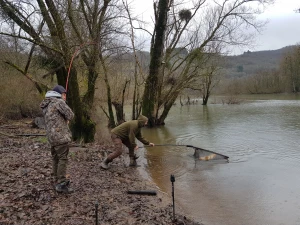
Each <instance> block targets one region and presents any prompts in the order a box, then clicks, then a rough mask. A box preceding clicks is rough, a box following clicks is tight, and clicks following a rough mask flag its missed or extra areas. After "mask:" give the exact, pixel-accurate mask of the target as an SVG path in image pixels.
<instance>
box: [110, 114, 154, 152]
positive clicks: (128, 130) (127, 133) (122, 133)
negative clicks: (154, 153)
mask: <svg viewBox="0 0 300 225" xmlns="http://www.w3.org/2000/svg"><path fill="white" fill-rule="evenodd" d="M147 120H148V119H147V117H145V116H142V115H140V116H139V117H138V119H137V120H131V121H127V122H124V123H122V124H120V125H119V126H117V127H115V128H114V129H112V130H111V133H113V134H115V135H117V136H118V137H120V139H121V140H122V141H124V140H129V142H130V144H131V148H135V146H136V143H135V138H137V139H138V140H139V141H140V142H142V143H143V144H145V145H149V143H150V142H149V141H148V140H146V139H145V138H144V137H143V136H142V133H141V128H142V127H143V126H144V124H145V122H146V121H147Z"/></svg>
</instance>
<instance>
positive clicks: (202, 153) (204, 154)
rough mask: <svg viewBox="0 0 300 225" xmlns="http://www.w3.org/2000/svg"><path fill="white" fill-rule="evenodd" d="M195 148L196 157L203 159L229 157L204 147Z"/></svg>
mask: <svg viewBox="0 0 300 225" xmlns="http://www.w3.org/2000/svg"><path fill="white" fill-rule="evenodd" d="M193 148H194V149H195V152H194V157H195V158H197V159H199V160H203V161H209V160H219V159H226V160H227V159H228V158H229V157H228V156H226V155H222V154H219V153H216V152H212V151H208V150H205V149H202V148H197V147H193Z"/></svg>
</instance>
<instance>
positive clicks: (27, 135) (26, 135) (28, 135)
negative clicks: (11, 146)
mask: <svg viewBox="0 0 300 225" xmlns="http://www.w3.org/2000/svg"><path fill="white" fill-rule="evenodd" d="M16 136H25V137H31V136H46V134H16Z"/></svg>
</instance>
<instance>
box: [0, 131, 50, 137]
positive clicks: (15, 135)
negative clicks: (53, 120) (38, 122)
mask: <svg viewBox="0 0 300 225" xmlns="http://www.w3.org/2000/svg"><path fill="white" fill-rule="evenodd" d="M0 134H1V135H3V136H6V137H11V138H14V137H22V136H25V137H31V136H34V137H36V136H46V134H7V133H3V132H0Z"/></svg>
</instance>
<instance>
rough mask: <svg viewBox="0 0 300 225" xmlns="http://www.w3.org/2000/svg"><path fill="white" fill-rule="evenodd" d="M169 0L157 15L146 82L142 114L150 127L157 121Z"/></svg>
mask: <svg viewBox="0 0 300 225" xmlns="http://www.w3.org/2000/svg"><path fill="white" fill-rule="evenodd" d="M168 6H169V0H159V2H158V9H157V11H156V12H155V13H156V14H157V21H156V24H155V34H154V35H155V36H154V38H153V43H152V46H151V50H150V57H151V58H150V67H149V76H148V77H147V80H146V85H145V90H144V96H143V105H142V113H143V115H145V116H147V117H148V119H149V122H148V124H149V126H150V127H153V126H155V125H156V119H157V114H156V111H157V103H158V93H159V90H158V86H159V76H160V74H159V73H160V68H161V65H162V59H163V52H164V36H165V32H166V24H167V16H168V9H169V7H168Z"/></svg>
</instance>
